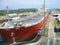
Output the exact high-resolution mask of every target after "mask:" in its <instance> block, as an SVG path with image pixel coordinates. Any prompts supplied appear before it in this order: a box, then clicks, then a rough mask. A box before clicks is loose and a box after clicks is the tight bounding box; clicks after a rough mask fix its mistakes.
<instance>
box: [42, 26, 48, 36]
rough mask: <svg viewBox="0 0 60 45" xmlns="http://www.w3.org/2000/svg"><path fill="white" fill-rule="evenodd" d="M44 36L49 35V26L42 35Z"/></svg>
mask: <svg viewBox="0 0 60 45" xmlns="http://www.w3.org/2000/svg"><path fill="white" fill-rule="evenodd" d="M42 36H43V37H48V27H46V28H45V32H44V34H43V35H42Z"/></svg>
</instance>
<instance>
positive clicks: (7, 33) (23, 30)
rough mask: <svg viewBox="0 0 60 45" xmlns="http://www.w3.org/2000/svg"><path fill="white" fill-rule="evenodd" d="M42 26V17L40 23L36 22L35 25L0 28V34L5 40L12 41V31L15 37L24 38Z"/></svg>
mask: <svg viewBox="0 0 60 45" xmlns="http://www.w3.org/2000/svg"><path fill="white" fill-rule="evenodd" d="M48 16H49V15H47V16H46V17H45V21H46V20H47V19H48ZM43 26H44V19H43V20H41V21H40V23H38V24H36V25H32V26H30V27H17V29H16V28H12V29H9V30H7V29H0V34H1V35H2V36H3V37H4V38H5V39H6V40H7V41H9V42H10V41H12V37H11V33H12V32H14V33H15V39H16V40H18V39H25V38H27V37H29V36H32V35H33V34H35V33H37V32H38V29H39V28H42V27H43Z"/></svg>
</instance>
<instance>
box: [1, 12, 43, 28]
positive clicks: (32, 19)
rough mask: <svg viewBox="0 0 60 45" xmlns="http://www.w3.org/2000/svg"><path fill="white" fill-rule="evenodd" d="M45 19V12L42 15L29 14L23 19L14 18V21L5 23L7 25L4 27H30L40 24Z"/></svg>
mask: <svg viewBox="0 0 60 45" xmlns="http://www.w3.org/2000/svg"><path fill="white" fill-rule="evenodd" d="M43 18H44V12H42V13H40V14H38V13H34V14H32V15H31V14H28V15H26V16H22V17H15V18H13V20H11V21H9V22H5V23H6V25H5V26H4V27H5V28H12V27H14V24H15V23H16V24H21V25H22V26H25V27H28V26H31V25H35V24H37V23H39V22H40V21H41V20H42V19H43ZM0 27H2V26H0Z"/></svg>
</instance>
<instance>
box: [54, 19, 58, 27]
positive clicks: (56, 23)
mask: <svg viewBox="0 0 60 45" xmlns="http://www.w3.org/2000/svg"><path fill="white" fill-rule="evenodd" d="M57 25H58V20H56V19H55V20H54V27H56V26H57Z"/></svg>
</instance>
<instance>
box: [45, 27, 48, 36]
mask: <svg viewBox="0 0 60 45" xmlns="http://www.w3.org/2000/svg"><path fill="white" fill-rule="evenodd" d="M45 36H46V37H47V36H48V27H46V29H45Z"/></svg>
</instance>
